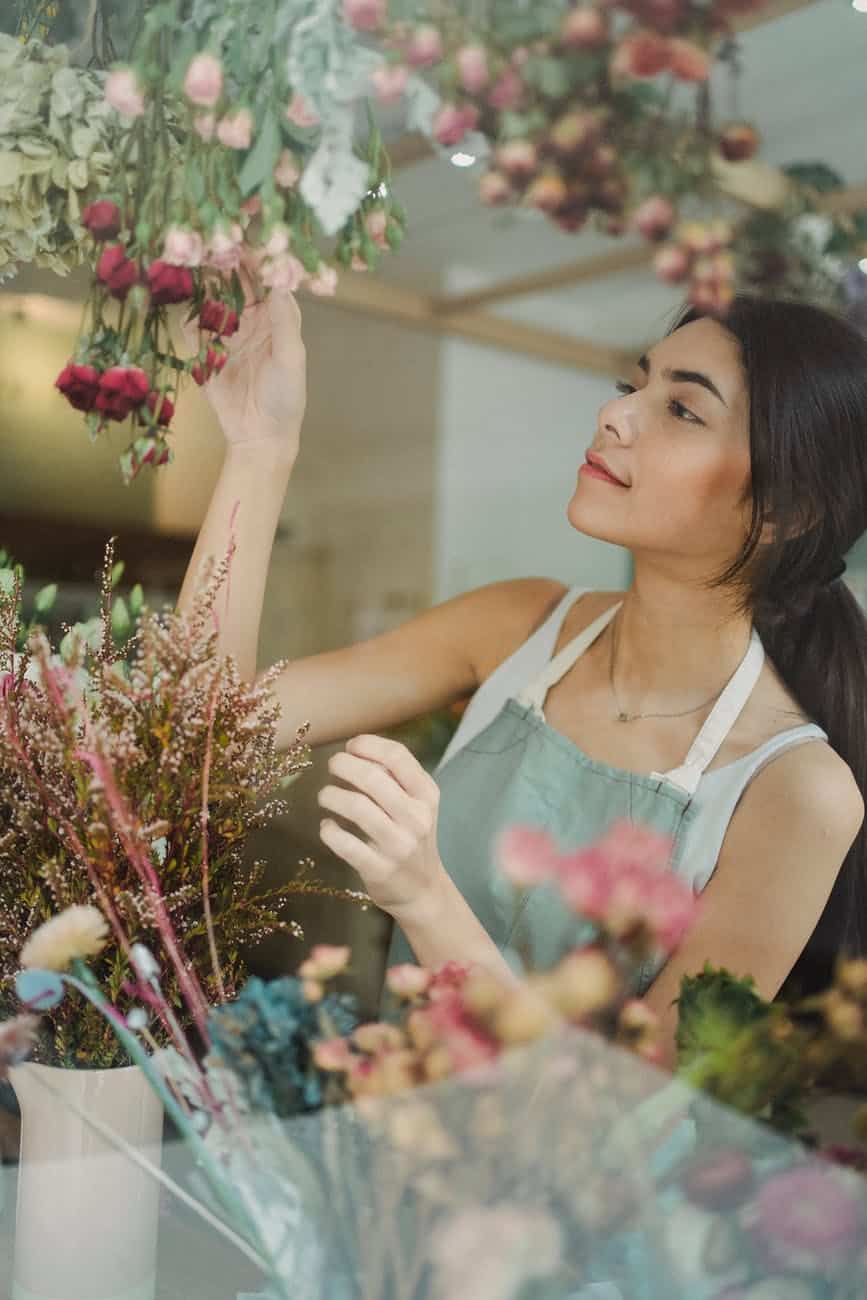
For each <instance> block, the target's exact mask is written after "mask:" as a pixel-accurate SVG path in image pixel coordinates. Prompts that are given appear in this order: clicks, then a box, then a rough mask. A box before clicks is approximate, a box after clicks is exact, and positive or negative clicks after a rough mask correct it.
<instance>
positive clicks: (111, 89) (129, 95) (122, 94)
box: [105, 68, 145, 118]
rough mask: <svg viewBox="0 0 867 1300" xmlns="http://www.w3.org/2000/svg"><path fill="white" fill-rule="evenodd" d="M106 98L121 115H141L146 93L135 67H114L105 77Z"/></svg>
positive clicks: (131, 116)
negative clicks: (143, 92)
mask: <svg viewBox="0 0 867 1300" xmlns="http://www.w3.org/2000/svg"><path fill="white" fill-rule="evenodd" d="M105 99H106V103H108V104H110V105H111V107H112V108H113V109H115V111H116V112H118V113H120V115H121V117H129V118H135V117H141V116H142V114H143V113H144V111H145V101H144V95H143V94H142V89H141V86H140V85H139V80H138V77H137V76H136V74H135V70H134V69H133V68H114V69H113V70H112V71H111V72H110V73H109V74H108V76H107V77H106V79H105Z"/></svg>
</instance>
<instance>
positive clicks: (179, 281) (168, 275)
mask: <svg viewBox="0 0 867 1300" xmlns="http://www.w3.org/2000/svg"><path fill="white" fill-rule="evenodd" d="M147 282H148V288H149V289H150V291H151V302H152V303H153V304H154V306H156V307H166V306H168V304H169V303H173V302H187V301H188V299H190V298H192V296H193V277H192V273H191V272H190V271H189V270H188V268H187V267H186V266H172V265H171V263H170V262H164V261H162V259H161V258H158V259H157V261H155V262H151V264H150V266H149V267H148V270H147Z"/></svg>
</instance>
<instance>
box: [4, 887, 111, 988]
mask: <svg viewBox="0 0 867 1300" xmlns="http://www.w3.org/2000/svg"><path fill="white" fill-rule="evenodd" d="M107 940H108V925H107V924H106V920H105V917H104V916H103V914H102V912H100V910H99V908H98V907H91V906H83V905H81V904H76V905H74V906H73V907H67V909H66V911H65V912H61V913H60V914H59V915H58V916H53V917H52V918H51V920H50V921H46V922H45V924H44V925H40V927H39V929H38V930H34V932H33V934H31V936H30V938H29V939H28V940H27V942H26V943H25V945H24V947H23V948H22V949H21V965H22V966H30V967H35V968H36V969H37V970H57V971H64V970H68V969H69V967H70V966H71V965H72V963H73V962H74V961H75V959H76V958H81V959H84V958H86V957H95V956H96V955H97V954H98V953H100V952H102V950H103V948H104V947H105V945H106V942H107Z"/></svg>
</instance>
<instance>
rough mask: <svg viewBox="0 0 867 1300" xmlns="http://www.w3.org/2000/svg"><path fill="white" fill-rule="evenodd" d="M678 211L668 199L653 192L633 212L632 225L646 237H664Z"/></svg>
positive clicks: (657, 238) (655, 239) (655, 238)
mask: <svg viewBox="0 0 867 1300" xmlns="http://www.w3.org/2000/svg"><path fill="white" fill-rule="evenodd" d="M676 215H677V214H676V212H675V210H674V207H673V205H672V204H671V203H670V202H669V201H668V199H666V198H663V196H662V195H661V194H652V195H651V196H650V198H649V199H645V200H644V202H643V203H642V204H640V205H639V206H638V207H637V208H636V209H635V212H634V213H633V214H632V226H633V228H634V229H635V230H637V231H638V233H639V234H640V235H643V236H644V238H645V239H651V240H653V241H657V240H660V239H664V238H665V236H666V235H667V234H668V232H669V231H670V230H671V227H672V226H673V225H674V221H675V217H676Z"/></svg>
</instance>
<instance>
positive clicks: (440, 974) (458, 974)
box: [428, 961, 473, 1000]
mask: <svg viewBox="0 0 867 1300" xmlns="http://www.w3.org/2000/svg"><path fill="white" fill-rule="evenodd" d="M472 971H473V967H472V966H465V965H462V964H461V963H460V962H457V961H447V962H446V964H445V965H444V966H440V967H439V969H438V970H435V971H434V972H433V974H432V975H431V978H430V984H429V985H428V997H430V998H431V999H432V1000H433V999H434V998H438V997H440V996H442V995H443V994H445V993H454V992H459V991H460V990H461V989H462V988H463V987H464V985H465V984H466V982H467V980H468V979H469V978H470V975H471V974H472Z"/></svg>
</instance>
